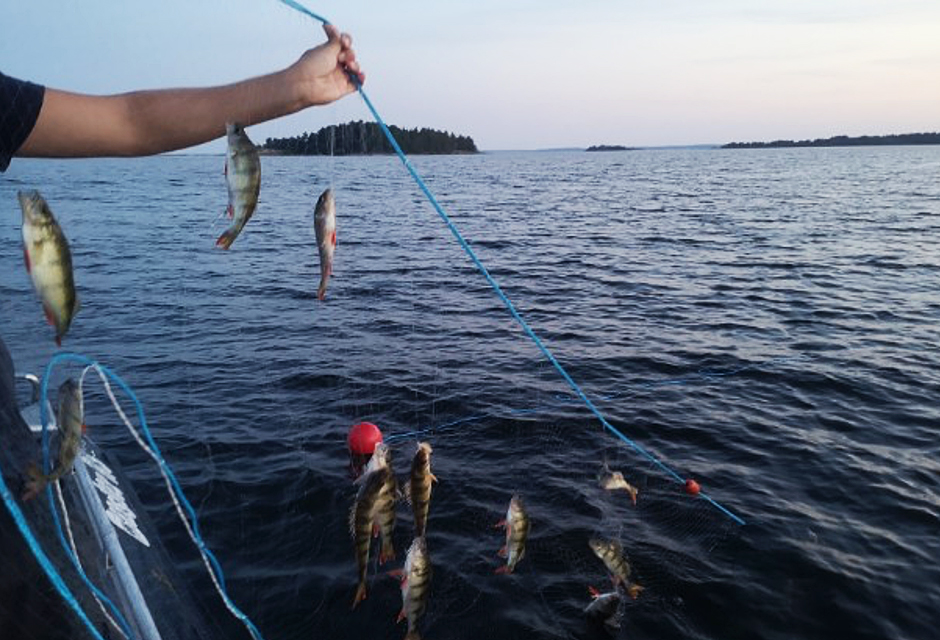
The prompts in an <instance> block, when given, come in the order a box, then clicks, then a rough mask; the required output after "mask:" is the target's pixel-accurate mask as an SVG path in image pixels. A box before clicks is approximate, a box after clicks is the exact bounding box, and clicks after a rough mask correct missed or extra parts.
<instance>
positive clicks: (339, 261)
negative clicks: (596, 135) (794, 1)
mask: <svg viewBox="0 0 940 640" xmlns="http://www.w3.org/2000/svg"><path fill="white" fill-rule="evenodd" d="M413 162H414V164H415V165H416V166H417V168H418V170H419V171H420V172H421V173H422V175H423V176H424V177H425V179H426V180H427V182H428V184H429V186H430V187H431V189H432V190H433V191H434V192H435V193H436V194H437V196H438V198H439V199H440V201H441V202H442V204H443V205H444V206H445V208H446V209H447V210H448V212H449V213H450V214H451V216H452V217H453V219H454V221H455V223H456V224H457V226H458V227H459V228H460V229H461V231H462V232H463V234H464V235H465V236H466V238H467V239H468V241H469V242H470V244H471V245H472V247H473V248H474V250H475V251H476V252H477V253H478V255H479V256H480V258H481V260H482V261H483V263H484V264H485V265H486V266H487V268H488V269H489V270H490V272H491V273H492V274H493V276H494V277H495V278H496V280H497V281H498V282H499V283H500V286H501V287H502V288H503V289H504V291H505V292H506V294H507V295H508V296H509V297H510V298H511V299H512V300H513V301H514V302H515V304H516V306H517V307H518V309H519V310H520V312H521V313H522V315H523V316H524V317H525V318H526V320H527V321H528V322H529V324H530V325H531V326H532V327H533V329H534V330H535V331H536V332H537V333H538V334H539V336H540V337H541V338H542V339H543V340H544V342H545V343H546V345H547V346H548V347H549V348H550V349H551V350H552V352H553V353H554V354H555V356H556V357H557V358H558V360H559V361H560V362H561V363H562V365H563V366H564V367H565V368H566V369H567V370H568V371H569V372H570V374H571V376H572V377H573V378H574V380H575V381H577V382H578V384H580V385H581V386H582V388H583V389H584V391H585V393H586V394H587V395H588V397H590V398H591V399H592V400H593V401H594V402H595V403H596V404H597V406H598V407H599V409H600V410H601V411H602V412H603V414H604V415H605V417H606V418H607V419H608V420H609V421H610V422H611V424H613V425H614V426H616V427H617V428H618V429H620V430H621V431H622V432H623V433H624V434H625V435H626V436H627V437H629V438H631V439H633V440H634V441H636V442H637V443H639V444H640V445H642V446H643V447H645V448H646V450H648V451H649V452H650V453H651V454H653V455H655V456H656V457H658V458H659V459H661V460H662V461H663V462H664V464H666V465H668V466H669V467H670V468H672V469H675V470H676V471H677V472H678V473H679V474H680V476H681V477H694V478H696V479H697V480H698V482H699V483H700V484H701V485H702V487H703V490H704V491H706V492H707V493H708V494H709V495H710V496H711V497H713V498H714V499H715V500H717V501H719V502H720V503H721V504H722V505H724V506H725V507H726V508H728V509H729V510H731V511H732V512H733V513H735V514H737V515H738V516H739V517H741V518H742V519H743V520H744V521H745V522H746V524H745V525H744V526H741V525H739V524H736V523H735V522H734V521H733V520H732V519H731V518H729V517H727V516H726V515H724V514H723V513H721V512H720V511H718V510H717V509H715V508H713V507H712V506H711V505H709V504H708V503H706V502H705V501H704V500H702V499H700V498H698V499H697V498H692V497H690V496H687V495H686V494H685V493H684V492H683V491H682V487H681V485H679V484H677V483H675V482H674V481H673V480H672V479H671V478H670V477H669V476H668V475H666V474H665V473H663V472H662V471H661V470H660V468H659V467H657V466H656V465H654V464H653V463H651V462H650V461H649V460H648V459H646V458H644V457H643V456H641V455H638V454H637V453H636V452H635V451H634V450H633V449H631V448H630V447H629V446H627V445H626V444H625V443H623V442H621V441H619V440H617V439H616V438H615V437H613V436H612V435H611V434H610V433H608V432H607V431H606V430H605V429H604V428H603V427H602V426H601V425H600V424H599V422H598V420H597V419H596V418H595V417H594V416H593V415H591V414H590V412H588V411H587V409H585V408H584V406H583V404H582V403H581V402H580V401H579V400H578V399H577V398H575V397H574V396H573V395H572V393H571V392H570V389H569V388H568V386H567V385H566V384H565V383H564V381H563V380H562V379H561V377H560V376H559V375H558V373H557V372H556V371H555V370H554V368H553V367H552V366H551V365H550V364H548V363H547V362H546V361H545V359H544V358H543V357H542V356H541V354H540V353H539V352H538V351H537V350H536V348H535V347H534V346H533V344H532V343H531V341H530V340H529V339H528V338H527V337H526V336H525V335H524V334H523V332H522V331H521V330H520V328H519V326H518V325H517V324H516V323H515V322H514V321H513V320H512V318H511V317H510V315H509V314H508V313H507V312H506V310H505V308H504V307H503V306H502V303H501V302H500V300H499V299H498V298H497V297H496V295H495V294H494V293H493V292H492V290H491V289H490V288H489V286H488V285H487V283H486V282H485V280H484V279H483V278H482V276H480V275H479V273H478V272H477V271H476V270H475V268H474V266H473V265H472V263H471V262H470V261H469V259H468V258H467V257H466V255H465V254H464V253H463V251H462V250H461V249H460V247H459V246H458V245H457V243H456V242H455V241H454V240H453V238H452V237H451V235H450V233H449V231H448V230H447V229H446V227H445V226H444V224H443V223H442V222H441V220H440V219H439V218H438V217H437V215H436V214H435V213H434V211H433V210H432V209H431V207H430V206H429V205H428V204H427V202H426V201H425V200H424V198H423V196H422V195H421V194H420V192H419V191H418V189H417V188H416V187H415V186H414V184H413V183H412V182H411V181H410V178H409V177H408V176H407V174H406V172H405V171H404V170H403V168H402V167H401V165H400V163H399V162H398V161H397V160H396V159H394V158H388V157H360V158H335V159H331V158H288V157H265V158H263V180H262V191H261V198H260V204H259V208H258V210H257V212H256V214H255V217H254V218H253V219H252V220H251V221H250V223H249V224H248V226H247V228H246V230H245V231H244V232H243V234H242V236H241V237H240V238H239V239H238V241H237V242H236V243H235V245H234V247H233V248H232V250H231V251H230V252H223V251H220V250H217V249H215V247H214V242H215V239H216V237H217V236H218V235H219V234H220V233H221V232H222V230H223V228H224V225H225V224H226V222H225V221H224V220H221V219H219V214H221V213H222V211H223V210H224V208H225V205H226V191H225V186H224V179H223V176H222V164H223V158H222V157H220V156H164V157H157V158H148V159H136V160H87V161H85V160H83V161H30V160H18V161H15V162H14V163H13V164H12V166H11V168H10V170H9V171H8V172H7V173H6V174H4V175H3V176H2V178H0V220H2V221H3V223H2V225H0V336H2V337H3V340H4V341H5V342H6V344H7V345H8V347H9V349H10V351H11V352H12V355H13V358H14V361H15V362H16V363H17V367H18V369H19V370H21V371H32V372H37V373H39V372H41V370H42V369H43V368H44V367H45V364H46V363H47V362H48V361H49V358H50V357H51V356H52V355H53V353H55V345H54V342H53V334H52V330H51V329H50V328H49V327H48V326H47V325H46V324H45V322H44V320H43V316H42V312H41V309H40V305H39V304H38V302H37V300H36V297H35V295H34V293H33V292H32V290H31V286H30V283H29V280H28V277H27V275H26V272H25V270H24V268H23V265H22V257H21V242H20V235H19V233H20V232H19V228H20V212H19V207H18V206H17V203H16V198H15V194H16V191H17V190H18V189H28V188H36V189H39V190H40V191H41V192H42V193H43V195H44V196H45V197H46V198H47V200H48V201H49V203H50V205H51V207H52V209H53V211H54V212H55V213H56V215H57V217H58V218H59V220H60V222H61V224H62V225H63V227H64V229H65V232H66V234H67V235H68V237H69V240H70V243H71V246H72V253H73V259H74V264H75V278H76V282H77V287H78V290H79V296H80V298H81V300H82V309H81V311H80V312H79V314H78V316H77V318H76V320H75V322H74V324H73V326H72V329H71V331H70V333H69V334H68V336H67V337H66V339H65V341H64V348H65V349H67V350H70V351H74V352H77V353H81V354H84V355H86V356H89V357H92V358H96V359H99V360H100V361H101V362H103V363H104V364H107V365H108V366H110V367H111V368H112V369H114V370H116V371H117V372H118V373H120V374H121V375H122V376H123V377H124V378H125V379H126V380H127V381H128V382H129V383H130V384H131V385H132V386H133V387H134V388H135V390H136V391H137V392H138V394H139V395H140V397H141V399H142V401H143V402H144V405H145V407H146V409H147V412H148V421H149V423H150V425H151V428H152V429H153V431H154V435H155V437H156V439H157V441H158V442H159V443H160V445H161V448H162V449H163V452H164V454H165V455H166V457H167V459H168V461H169V462H170V463H171V465H172V466H173V467H174V469H175V470H176V472H177V473H178V475H179V476H180V480H181V483H182V485H183V487H184V489H185V491H186V492H187V494H188V496H189V497H190V499H191V500H192V502H193V503H194V504H195V505H197V506H198V510H199V514H200V518H201V525H202V527H201V528H202V531H203V534H204V535H205V537H206V539H207V541H208V544H209V546H210V547H211V548H212V549H213V551H214V552H215V553H216V555H217V556H218V557H219V559H220V562H221V564H222V566H223V568H224V569H225V571H226V575H227V578H228V586H229V590H230V592H231V594H232V597H233V599H234V600H235V602H237V603H239V605H240V606H241V607H242V608H243V609H244V610H245V611H246V613H248V614H249V615H250V616H251V617H252V619H253V620H254V622H255V623H256V624H257V625H258V627H259V628H260V629H261V631H262V633H263V634H264V635H265V637H266V638H267V639H269V640H280V639H290V638H331V639H336V638H366V637H369V638H401V637H403V636H404V633H405V631H404V626H405V625H404V624H400V625H396V624H395V615H396V614H397V612H398V610H399V608H400V596H399V589H398V585H397V582H396V581H395V580H394V579H393V578H391V577H388V576H385V575H384V572H385V571H386V570H387V569H389V568H393V567H398V566H400V564H401V560H403V558H404V555H405V551H406V549H407V546H408V544H409V542H410V528H411V517H410V513H409V509H408V507H407V505H406V504H405V503H402V504H401V505H400V507H399V511H398V513H399V523H398V528H397V530H396V531H397V533H396V536H397V537H396V547H397V551H398V555H399V559H398V561H396V562H394V563H390V564H389V565H388V566H386V567H376V566H375V561H374V555H373V563H372V564H373V567H372V570H371V571H370V590H369V597H368V599H367V600H366V601H365V602H364V603H363V604H361V605H360V607H359V608H358V609H357V610H355V611H350V604H351V601H352V597H353V593H354V590H355V583H356V568H355V560H354V557H353V551H352V544H351V541H350V538H349V534H348V531H347V514H348V510H349V507H350V505H351V504H352V499H353V495H354V488H353V486H352V484H351V482H350V478H349V473H348V469H347V457H346V452H345V435H346V431H347V429H348V428H349V426H350V425H352V424H354V423H356V422H359V421H362V420H368V421H371V422H374V423H376V424H378V425H380V427H381V428H382V429H383V431H384V432H385V434H386V436H387V437H393V436H394V437H393V438H392V443H393V453H394V464H395V467H396V469H397V471H398V472H399V474H400V475H402V476H403V475H404V473H405V471H406V469H407V467H408V465H409V460H410V457H411V455H412V453H413V450H414V446H415V442H416V439H417V436H416V435H415V434H414V432H416V431H418V432H420V438H421V439H426V440H428V441H429V442H431V444H432V445H433V447H434V456H433V468H434V471H435V474H436V475H437V476H438V478H439V479H440V483H439V484H438V485H436V487H435V490H434V495H433V499H432V504H431V513H430V521H429V528H428V545H429V549H430V553H431V558H432V563H433V566H434V577H433V581H432V596H431V601H430V604H429V609H428V612H427V615H426V616H425V619H424V621H423V623H422V631H423V636H424V637H426V638H429V639H432V640H433V639H435V638H439V639H443V638H449V639H451V638H453V639H460V638H467V639H470V638H507V639H515V638H520V639H521V638H595V637H603V634H602V632H600V631H598V630H596V629H593V628H592V627H590V626H588V625H587V624H586V623H585V621H584V618H583V615H582V613H581V609H582V608H583V607H584V606H585V605H586V604H587V603H588V602H589V601H590V597H589V595H588V591H587V587H588V586H589V585H593V586H597V587H599V588H601V589H602V590H604V589H606V588H607V587H608V586H609V582H608V581H607V577H606V574H605V571H604V568H603V566H602V564H601V563H600V561H599V560H597V559H596V558H594V557H593V555H592V554H591V551H590V549H589V548H588V545H587V540H588V539H589V538H590V537H592V536H600V537H607V538H617V539H619V540H621V542H622V543H623V546H624V549H625V551H626V553H627V555H628V556H629V558H630V560H631V561H632V564H633V567H634V572H635V574H636V575H635V577H636V580H637V581H638V582H639V583H640V584H642V585H643V586H645V587H646V590H645V591H644V592H643V593H642V594H641V595H640V597H639V598H638V599H637V600H636V601H631V602H629V603H627V604H626V605H625V606H624V610H623V629H622V631H621V634H620V636H619V637H623V638H632V639H637V638H656V639H662V638H716V639H718V638H721V639H727V638H780V639H783V638H836V637H851V638H853V639H856V640H858V639H861V638H928V637H933V636H934V635H936V629H937V626H938V625H940V613H938V611H940V569H938V567H937V564H938V562H937V560H938V558H940V535H938V534H940V444H938V432H940V409H938V403H937V399H938V398H940V179H938V178H940V147H919V148H917V147H906V148H900V147H897V148H857V149H793V150H746V151H724V150H664V151H633V152H616V153H583V152H544V153H492V154H481V155H477V156H460V157H418V158H415V159H414V160H413ZM330 185H332V186H333V188H334V189H335V191H336V198H337V209H338V214H337V215H338V233H337V235H338V248H337V254H336V265H335V277H334V279H333V280H332V282H331V284H330V288H329V291H328V294H327V299H326V301H325V302H319V301H318V300H317V299H316V286H317V281H318V278H319V268H318V260H317V256H316V249H315V244H314V236H313V206H314V203H315V202H316V199H317V196H318V195H319V194H320V192H321V191H322V190H323V189H324V188H326V187H327V186H330ZM90 393H91V396H90V397H89V400H88V402H89V408H88V416H87V420H88V423H89V427H90V435H91V436H92V437H94V438H95V439H96V441H98V442H99V443H100V444H104V445H106V446H108V447H109V448H110V449H112V450H115V451H117V452H118V453H119V455H120V457H121V459H122V460H123V461H124V464H125V466H126V469H127V471H128V473H129V475H131V477H132V478H133V479H134V480H135V482H136V484H137V486H138V491H139V493H140V494H141V497H142V499H143V500H144V502H145V504H146V505H147V508H148V511H149V513H150V515H151V516H152V518H153V519H154V520H155V522H156V524H157V526H158V528H159V529H160V530H161V532H162V533H163V534H164V536H165V540H166V543H167V546H168V547H169V548H170V550H171V552H172V553H173V555H174V557H175V558H177V560H178V562H179V564H180V566H181V567H182V568H183V570H184V571H185V572H186V573H187V575H188V576H190V577H191V580H192V581H193V584H194V586H195V588H196V590H197V591H200V592H203V593H206V594H209V595H211V593H210V591H209V589H210V588H211V587H209V586H208V580H207V578H206V576H205V573H204V570H203V567H202V565H201V564H200V563H199V562H198V560H197V558H196V556H195V554H194V553H193V552H192V549H191V548H190V545H189V542H188V539H187V538H186V535H185V533H184V532H183V530H182V528H181V527H180V525H179V523H178V522H177V521H176V519H175V514H174V513H173V511H172V509H171V508H169V507H168V503H167V500H166V496H165V492H164V489H163V485H162V482H161V481H160V478H159V475H158V474H157V472H156V470H155V469H154V468H153V466H152V464H150V463H149V461H148V459H146V458H145V456H144V455H143V454H142V453H141V452H140V451H139V450H137V449H136V447H135V446H134V445H133V443H131V442H129V441H128V437H127V435H126V432H124V431H123V429H122V428H121V427H120V426H119V423H118V422H117V420H116V418H115V416H114V415H113V412H112V411H111V410H110V409H109V406H108V405H106V404H105V401H104V400H103V399H102V398H103V396H102V394H101V393H100V390H98V389H92V390H91V391H90ZM604 460H607V461H608V462H609V464H610V466H611V467H612V468H615V469H620V470H622V471H623V472H624V475H625V476H626V477H627V479H628V480H630V481H631V482H633V483H634V484H636V485H637V486H638V487H639V490H640V495H639V500H638V503H637V505H636V506H635V507H634V506H632V505H630V503H629V500H628V499H627V498H626V497H625V496H624V495H622V494H610V493H607V492H605V491H604V490H602V489H600V488H599V487H598V485H597V481H596V475H597V472H598V469H599V468H600V466H601V464H602V463H603V461H604ZM513 493H519V494H520V495H521V496H522V498H523V500H524V502H525V504H526V506H527V508H528V510H529V512H530V516H531V518H532V522H533V524H532V533H531V537H530V540H529V544H528V552H527V555H526V557H525V558H524V559H523V560H522V562H521V563H520V564H519V566H518V568H517V570H516V572H515V573H514V574H513V575H511V576H504V575H494V573H493V571H494V569H495V568H496V567H497V566H498V565H499V564H500V562H501V560H500V559H499V558H498V557H497V555H496V551H497V549H498V548H499V547H500V546H501V544H502V540H501V538H502V534H501V532H500V531H497V530H495V529H494V528H493V524H494V523H495V522H496V521H497V520H499V519H500V518H501V517H503V514H504V512H505V510H506V507H507V504H508V502H509V498H510V497H511V496H512V494H513ZM207 598H208V596H207ZM220 624H221V625H222V626H223V627H224V626H226V625H227V624H228V622H226V621H225V620H223V621H222V622H221V623H220ZM236 629H237V627H236ZM237 633H238V632H237V631H232V632H231V633H230V634H229V635H228V637H240V636H238V635H236V634H237ZM246 637H247V636H246Z"/></svg>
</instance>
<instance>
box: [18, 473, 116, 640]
mask: <svg viewBox="0 0 940 640" xmlns="http://www.w3.org/2000/svg"><path fill="white" fill-rule="evenodd" d="M0 496H3V503H4V504H5V505H6V508H7V511H9V512H10V515H11V516H12V517H13V521H14V522H15V523H16V527H17V528H18V529H19V530H20V534H22V536H23V538H25V540H26V544H27V545H28V546H29V549H30V551H32V552H33V556H34V557H35V558H36V560H37V561H39V566H41V567H42V570H43V572H45V574H46V575H47V576H48V577H49V580H50V581H51V582H52V584H53V586H54V587H55V589H56V591H58V592H59V595H60V596H62V599H63V600H65V602H66V604H68V606H69V607H70V608H71V609H72V610H73V611H74V612H75V614H76V615H77V616H78V618H79V620H81V621H82V623H84V625H85V627H86V628H87V629H88V632H89V633H90V634H91V635H92V637H93V638H95V640H105V639H104V637H103V636H102V635H101V633H100V632H99V631H98V629H96V628H95V625H94V624H92V622H91V620H90V619H89V618H88V615H87V614H86V613H85V610H84V609H82V605H80V604H79V603H78V600H76V599H75V596H74V595H73V594H72V592H71V590H70V589H69V588H68V586H67V585H66V584H65V580H63V579H62V576H61V574H59V572H58V571H57V570H56V568H55V566H53V564H52V562H51V561H50V560H49V556H47V555H46V553H45V552H44V551H43V550H42V545H40V544H39V541H38V540H36V538H35V536H33V532H32V529H30V528H29V523H27V522H26V518H25V517H24V516H23V512H22V511H20V507H19V505H17V504H16V500H15V499H14V498H13V495H12V494H11V493H10V490H9V488H7V485H6V482H4V480H3V470H2V469H0Z"/></svg>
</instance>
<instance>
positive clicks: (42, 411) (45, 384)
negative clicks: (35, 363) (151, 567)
mask: <svg viewBox="0 0 940 640" xmlns="http://www.w3.org/2000/svg"><path fill="white" fill-rule="evenodd" d="M57 358H59V356H58V355H56V356H54V357H53V358H52V360H51V361H50V362H49V365H48V366H47V367H46V372H45V374H44V375H43V377H42V384H41V388H40V392H39V419H40V422H41V423H42V469H43V473H45V474H47V475H48V474H49V473H50V472H51V467H52V463H51V460H50V458H51V456H50V454H49V431H48V422H49V416H48V415H47V411H46V404H47V401H46V397H47V393H48V390H49V373H50V372H51V369H52V365H53V363H55V362H56V359H57ZM60 428H61V425H60ZM46 497H47V498H48V499H49V511H50V512H51V513H52V521H53V522H54V523H55V531H56V537H57V538H58V539H59V544H60V545H61V546H62V549H63V550H64V551H65V554H66V556H68V559H69V560H70V561H71V563H72V566H73V567H75V571H76V572H78V575H79V577H80V578H81V579H82V582H84V583H85V586H86V587H88V588H89V590H91V592H92V593H94V594H95V596H96V597H97V598H98V599H99V600H101V601H102V602H104V603H105V604H106V605H107V606H108V609H110V610H111V613H112V614H113V615H114V617H115V619H116V620H117V622H118V625H119V626H120V627H121V630H122V631H123V632H124V634H125V635H126V636H127V637H128V638H130V639H131V640H133V639H134V638H135V637H136V636H135V635H134V632H133V631H132V630H131V626H130V625H129V624H128V623H127V620H126V619H125V618H124V616H123V615H122V614H121V610H120V609H118V607H117V605H115V604H114V602H112V601H111V599H110V598H108V596H106V595H105V594H104V592H103V591H101V589H99V588H98V587H97V586H96V585H95V583H94V582H92V581H91V579H90V578H89V577H88V575H87V574H86V573H85V570H84V569H83V568H82V565H81V563H80V562H79V561H78V558H77V557H76V556H75V552H74V551H73V550H72V547H70V546H69V544H68V542H66V540H65V533H63V531H62V523H61V521H60V520H59V510H58V509H56V506H55V500H54V499H53V497H52V486H51V485H49V484H47V485H46Z"/></svg>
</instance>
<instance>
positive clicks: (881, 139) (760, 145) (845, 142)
mask: <svg viewBox="0 0 940 640" xmlns="http://www.w3.org/2000/svg"><path fill="white" fill-rule="evenodd" d="M912 144H940V133H901V134H895V135H887V136H855V137H850V136H833V137H831V138H816V139H815V140H774V141H773V142H732V143H730V144H725V145H722V146H721V148H722V149H779V148H785V147H869V146H881V145H912Z"/></svg>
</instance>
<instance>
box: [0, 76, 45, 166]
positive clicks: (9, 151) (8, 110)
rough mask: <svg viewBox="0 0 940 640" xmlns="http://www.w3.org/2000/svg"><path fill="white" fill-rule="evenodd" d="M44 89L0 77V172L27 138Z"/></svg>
mask: <svg viewBox="0 0 940 640" xmlns="http://www.w3.org/2000/svg"><path fill="white" fill-rule="evenodd" d="M45 95H46V89H45V88H44V87H42V86H40V85H38V84H33V83H32V82H23V81H22V80H17V79H16V78H10V77H9V76H5V75H3V74H2V73H0V171H6V169H7V167H8V166H10V158H12V157H13V154H15V153H16V151H17V150H18V149H19V148H20V145H22V144H23V143H24V142H25V141H26V138H28V137H29V134H30V132H32V130H33V126H34V125H35V124H36V118H38V117H39V110H40V109H41V108H42V100H43V98H44V97H45Z"/></svg>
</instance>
